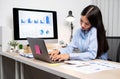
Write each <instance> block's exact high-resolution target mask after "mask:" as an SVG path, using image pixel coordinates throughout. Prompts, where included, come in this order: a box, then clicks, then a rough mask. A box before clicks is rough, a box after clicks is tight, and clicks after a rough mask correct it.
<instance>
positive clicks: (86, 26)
mask: <svg viewBox="0 0 120 79" xmlns="http://www.w3.org/2000/svg"><path fill="white" fill-rule="evenodd" d="M80 25H81V27H82V29H83V30H89V29H90V28H91V24H90V22H89V20H88V19H87V18H86V16H81V19H80Z"/></svg>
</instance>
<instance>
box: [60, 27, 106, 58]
mask: <svg viewBox="0 0 120 79" xmlns="http://www.w3.org/2000/svg"><path fill="white" fill-rule="evenodd" d="M74 49H79V50H80V51H79V52H74V53H73V50H74ZM97 50H98V42H97V30H96V28H95V27H92V28H91V29H90V30H89V31H85V30H82V29H81V28H80V29H78V30H77V31H76V33H75V34H74V36H73V38H72V41H71V42H70V44H69V45H68V46H67V47H66V48H61V49H60V53H61V54H64V53H68V54H69V56H70V59H78V60H91V59H95V58H96V56H97ZM103 57H106V56H103ZM101 59H102V58H101Z"/></svg>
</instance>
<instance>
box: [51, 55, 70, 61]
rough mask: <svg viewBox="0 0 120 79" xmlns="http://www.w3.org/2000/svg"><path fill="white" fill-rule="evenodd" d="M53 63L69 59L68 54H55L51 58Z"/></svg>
mask: <svg viewBox="0 0 120 79" xmlns="http://www.w3.org/2000/svg"><path fill="white" fill-rule="evenodd" d="M51 59H52V60H53V61H63V60H68V59H69V54H56V55H53V56H52V57H51Z"/></svg>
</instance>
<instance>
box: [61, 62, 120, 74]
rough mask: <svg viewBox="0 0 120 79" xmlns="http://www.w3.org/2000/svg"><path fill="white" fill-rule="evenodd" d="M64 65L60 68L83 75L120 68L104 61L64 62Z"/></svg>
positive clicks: (118, 65)
mask: <svg viewBox="0 0 120 79" xmlns="http://www.w3.org/2000/svg"><path fill="white" fill-rule="evenodd" d="M64 63H65V64H64V65H61V67H62V68H65V69H71V70H74V71H78V72H81V73H85V74H91V73H95V72H100V71H104V70H110V69H117V68H120V64H114V63H110V62H106V61H90V62H86V61H65V62H64Z"/></svg>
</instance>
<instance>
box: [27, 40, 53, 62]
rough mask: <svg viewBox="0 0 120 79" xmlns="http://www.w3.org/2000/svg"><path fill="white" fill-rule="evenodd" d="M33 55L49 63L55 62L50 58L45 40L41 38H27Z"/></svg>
mask: <svg viewBox="0 0 120 79" xmlns="http://www.w3.org/2000/svg"><path fill="white" fill-rule="evenodd" d="M27 40H28V43H29V45H30V48H31V50H32V54H33V57H34V58H35V59H39V60H42V61H45V62H49V63H55V62H54V61H52V60H51V59H50V56H49V54H48V50H47V48H46V45H45V42H44V40H43V39H40V38H27Z"/></svg>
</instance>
